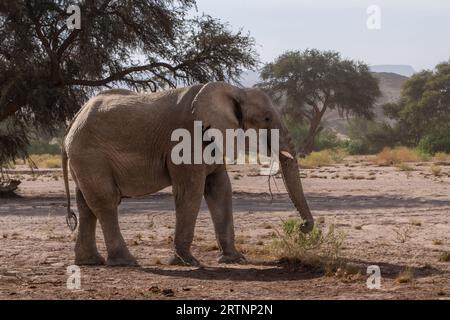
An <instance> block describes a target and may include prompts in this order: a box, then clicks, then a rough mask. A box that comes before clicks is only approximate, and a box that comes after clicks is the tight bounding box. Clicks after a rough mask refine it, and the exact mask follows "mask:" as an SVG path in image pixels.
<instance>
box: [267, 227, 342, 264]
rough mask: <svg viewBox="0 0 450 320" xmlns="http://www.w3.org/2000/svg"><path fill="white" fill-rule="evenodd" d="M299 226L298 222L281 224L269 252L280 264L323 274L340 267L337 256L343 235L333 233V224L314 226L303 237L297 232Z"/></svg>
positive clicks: (334, 231) (336, 232)
mask: <svg viewBox="0 0 450 320" xmlns="http://www.w3.org/2000/svg"><path fill="white" fill-rule="evenodd" d="M302 223H303V222H302V220H300V219H289V220H286V221H283V223H282V231H281V232H278V237H277V238H276V239H274V240H273V242H272V245H271V252H272V253H273V254H274V255H275V256H276V257H278V258H279V259H280V261H282V262H288V263H291V264H302V265H308V266H314V267H318V268H320V269H322V270H324V271H327V272H328V271H332V270H335V269H337V268H338V267H342V265H343V262H342V260H341V259H340V258H339V255H340V252H341V248H342V244H343V242H344V240H345V237H346V235H345V234H344V233H343V232H338V231H336V228H335V225H334V224H330V225H329V226H328V229H326V228H325V226H323V227H318V226H317V225H316V226H315V227H314V229H313V230H312V231H311V232H310V233H308V234H304V233H302V232H301V231H300V226H301V224H302Z"/></svg>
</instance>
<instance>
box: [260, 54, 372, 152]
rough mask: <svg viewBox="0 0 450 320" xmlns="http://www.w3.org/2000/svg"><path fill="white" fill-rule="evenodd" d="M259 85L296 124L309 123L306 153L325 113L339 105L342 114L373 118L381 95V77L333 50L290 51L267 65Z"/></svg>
mask: <svg viewBox="0 0 450 320" xmlns="http://www.w3.org/2000/svg"><path fill="white" fill-rule="evenodd" d="M261 78H262V80H263V81H262V82H261V83H260V84H258V86H259V87H262V88H264V89H266V90H267V91H268V92H269V93H270V94H271V95H272V97H273V98H274V99H275V100H276V101H277V102H279V103H280V104H281V105H282V107H283V111H284V113H285V114H286V115H287V116H288V117H289V119H290V120H291V121H294V122H296V123H297V124H304V123H306V124H308V126H309V129H308V134H307V136H306V138H305V139H304V141H303V143H302V149H301V150H300V152H301V153H303V154H308V153H310V152H311V151H312V150H313V147H314V140H315V137H316V135H317V133H318V132H319V128H320V123H321V120H322V117H323V115H324V114H325V112H326V111H327V110H329V109H337V110H338V111H339V113H340V114H341V115H346V116H348V115H355V116H361V117H365V118H368V119H370V118H372V117H373V111H372V107H373V104H374V102H375V101H376V99H377V97H378V96H379V95H380V90H379V87H378V81H377V79H376V78H374V77H373V76H372V75H371V73H370V71H369V67H368V66H367V65H366V64H364V63H361V62H355V61H352V60H347V59H343V58H341V56H340V54H339V53H337V52H333V51H319V50H305V51H303V52H300V51H289V52H286V53H284V54H283V55H281V56H280V57H278V58H277V59H276V60H275V61H274V62H272V63H269V64H267V65H265V66H264V68H263V70H262V72H261Z"/></svg>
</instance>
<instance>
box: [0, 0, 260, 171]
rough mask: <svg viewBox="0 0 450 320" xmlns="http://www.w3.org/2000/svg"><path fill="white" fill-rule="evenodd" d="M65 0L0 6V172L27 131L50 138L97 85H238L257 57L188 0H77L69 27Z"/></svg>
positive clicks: (22, 146) (20, 151)
mask: <svg viewBox="0 0 450 320" xmlns="http://www.w3.org/2000/svg"><path fill="white" fill-rule="evenodd" d="M72 4H73V1H68V0H31V1H27V0H2V1H1V3H0V42H1V46H0V148H1V156H0V166H1V165H2V164H4V163H5V162H7V161H9V160H11V159H13V158H14V157H16V156H23V155H24V154H25V153H26V146H27V144H28V138H29V133H30V132H31V131H33V130H44V131H47V132H54V131H55V130H56V129H58V128H59V127H61V125H64V124H65V123H66V122H67V120H69V119H71V118H72V117H73V115H74V114H75V113H76V112H77V110H78V109H79V108H80V107H81V105H82V104H83V103H84V102H85V101H86V100H87V99H88V98H89V96H91V95H92V94H93V92H94V91H96V90H99V89H100V88H110V87H117V86H126V87H131V88H135V89H145V90H150V91H156V90H160V89H165V88H169V87H176V86H178V85H188V84H192V83H195V82H207V81H213V80H225V81H234V82H236V81H238V80H239V75H240V74H241V73H242V71H243V70H245V69H253V68H254V67H255V66H256V64H257V62H258V57H257V54H256V52H255V50H254V39H253V38H252V37H251V36H250V35H249V34H246V33H243V32H242V31H238V32H233V31H231V29H230V27H229V26H228V25H227V24H226V23H223V22H221V21H219V20H216V19H214V18H212V17H210V16H207V15H202V16H199V17H193V14H192V12H193V10H194V9H195V0H133V1H129V0H115V1H108V0H103V1H82V2H80V3H79V7H80V12H81V28H80V29H70V28H68V26H67V23H66V20H67V18H69V16H70V15H71V13H70V12H69V13H67V8H68V7H69V6H70V5H72Z"/></svg>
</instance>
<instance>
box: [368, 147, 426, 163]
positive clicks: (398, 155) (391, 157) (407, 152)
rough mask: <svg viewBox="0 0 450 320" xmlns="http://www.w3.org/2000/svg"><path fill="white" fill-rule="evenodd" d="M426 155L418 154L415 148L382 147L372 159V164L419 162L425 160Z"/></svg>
mask: <svg viewBox="0 0 450 320" xmlns="http://www.w3.org/2000/svg"><path fill="white" fill-rule="evenodd" d="M426 160H427V159H426V157H425V156H424V155H422V154H420V153H419V152H418V151H417V150H414V149H410V148H406V147H398V148H394V149H391V148H384V149H383V151H381V152H380V153H379V154H377V155H376V156H375V158H374V159H373V160H372V161H373V163H374V164H377V165H380V166H389V165H398V164H400V163H403V162H419V161H426Z"/></svg>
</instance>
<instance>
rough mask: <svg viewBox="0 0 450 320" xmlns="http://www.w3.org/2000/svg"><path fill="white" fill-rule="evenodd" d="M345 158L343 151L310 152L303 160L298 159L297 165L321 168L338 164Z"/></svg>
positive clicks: (345, 154)
mask: <svg viewBox="0 0 450 320" xmlns="http://www.w3.org/2000/svg"><path fill="white" fill-rule="evenodd" d="M346 156H347V153H346V152H345V151H344V150H343V149H336V150H322V151H315V152H311V154H309V155H308V156H307V157H306V158H305V159H300V160H299V164H300V165H301V166H304V167H321V166H329V165H332V164H335V163H340V162H342V161H343V160H344V158H345V157H346Z"/></svg>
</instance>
